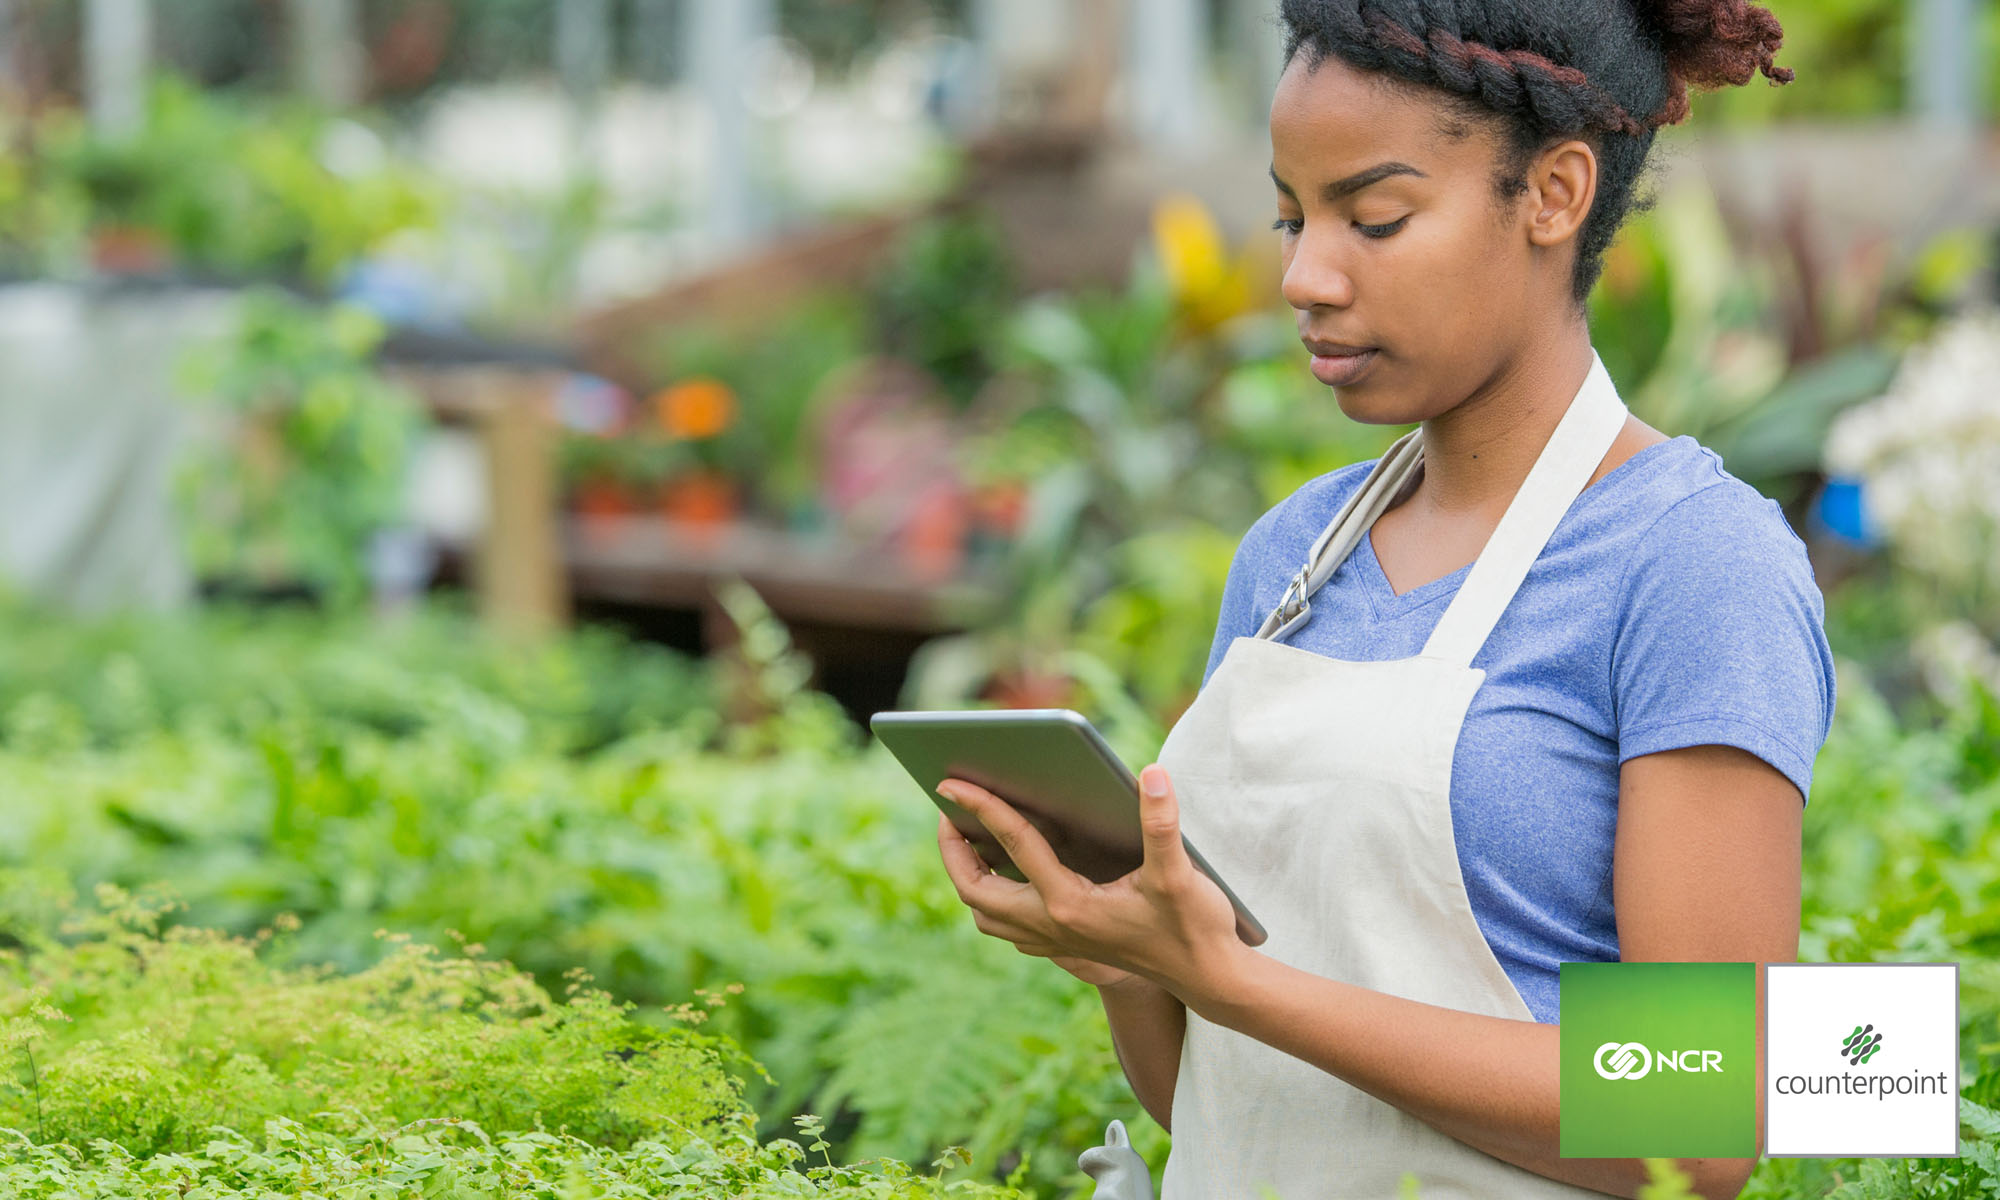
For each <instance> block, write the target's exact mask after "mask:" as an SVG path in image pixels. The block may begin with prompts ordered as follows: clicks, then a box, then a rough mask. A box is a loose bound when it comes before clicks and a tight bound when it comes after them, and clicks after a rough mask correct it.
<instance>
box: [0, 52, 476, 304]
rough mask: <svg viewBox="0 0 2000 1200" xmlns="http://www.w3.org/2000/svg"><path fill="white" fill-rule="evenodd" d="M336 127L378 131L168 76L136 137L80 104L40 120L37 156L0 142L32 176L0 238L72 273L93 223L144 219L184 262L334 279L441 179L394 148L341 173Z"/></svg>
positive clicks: (4, 164)
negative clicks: (112, 132)
mask: <svg viewBox="0 0 2000 1200" xmlns="http://www.w3.org/2000/svg"><path fill="white" fill-rule="evenodd" d="M336 133H338V134H342V135H344V136H345V137H346V138H347V140H348V141H349V142H350V143H353V142H355V141H357V140H358V141H360V142H362V143H367V144H371V145H372V144H373V143H374V141H375V139H376V135H375V134H374V133H372V132H371V131H369V130H367V129H366V128H364V127H361V126H359V125H356V124H355V123H354V122H353V121H352V119H347V120H346V121H345V122H344V123H342V124H336V123H335V122H334V121H332V120H330V119H328V118H327V117H326V116H324V115H323V114H319V113H314V112H311V111H309V110H307V109H305V108H302V107H299V106H298V105H296V104H293V105H287V106H279V105H272V104H268V103H266V104H263V105H259V106H255V107H252V106H250V105H248V104H246V103H244V102H242V101H241V100H240V99H237V98H234V97H231V96H229V95H227V94H225V93H219V92H212V91H205V90H201V89H198V88H195V87H193V86H191V85H189V84H187V83H184V82H181V81H179V80H175V79H172V78H163V79H161V80H159V81H158V82H157V83H156V84H155V86H154V88H153V92H152V97H151V104H150V105H149V107H148V111H147V116H146V125H145V128H144V131H143V133H142V134H140V135H138V136H134V137H130V138H124V139H109V138H106V137H103V136H101V135H98V134H95V133H93V132H91V131H90V129H89V128H88V127H87V125H86V124H85V123H84V122H83V121H82V119H81V117H80V116H76V115H74V114H72V115H69V116H67V117H57V118H50V119H48V120H45V121H43V122H42V123H41V124H40V126H38V129H37V134H38V136H37V138H36V139H35V141H34V145H35V146H36V148H37V152H38V157H37V158H36V159H35V160H33V161H32V162H27V161H21V160H18V159H15V158H14V157H13V156H14V155H15V154H16V153H18V151H16V150H12V149H9V150H0V180H4V179H5V178H6V177H7V176H9V175H15V176H17V177H18V178H20V179H22V180H28V179H32V181H33V186H32V187H25V186H24V187H22V188H20V189H19V190H13V189H10V188H8V187H7V186H6V185H5V184H4V182H0V249H4V250H5V251H7V252H8V253H10V254H11V256H12V257H14V258H16V259H26V260H27V262H28V265H33V266H38V267H40V268H43V269H48V270H55V271H58V272H60V271H62V270H65V269H67V268H68V267H69V266H70V265H72V263H73V260H74V259H76V258H79V257H81V250H80V246H81V242H82V241H83V239H84V238H85V236H86V235H87V234H88V233H89V232H90V231H91V230H94V229H101V228H140V229H146V230H150V231H152V232H153V233H155V234H157V235H159V236H160V237H161V238H163V239H164V241H165V243H166V246H167V248H168V249H169V250H170V251H171V253H172V254H173V256H174V257H175V258H176V259H177V260H178V261H179V262H180V264H181V265H183V266H186V267H194V268H199V269H205V270H210V271H223V272H228V273H232V274H239V275H255V276H263V277H272V276H276V277H281V278H287V279H300V280H307V281H311V282H315V283H324V282H327V281H329V280H331V279H332V278H333V276H334V275H335V273H336V272H337V271H338V270H339V269H340V268H341V267H343V266H345V265H346V264H347V263H349V262H351V261H352V260H354V259H355V258H358V257H360V256H361V255H362V254H364V253H366V252H367V251H368V250H370V249H372V248H373V247H374V246H375V245H377V244H378V243H379V242H381V241H382V240H383V239H384V238H386V237H387V236H388V235H390V234H391V233H394V232H397V231H399V230H403V229H411V228H420V227H423V226H426V225H429V224H430V223H432V221H433V220H434V218H435V212H436V208H437V197H436V195H435V194H434V193H433V191H432V189H431V188H430V186H429V185H428V184H427V183H425V182H423V181H420V180H418V179H417V178H416V177H414V176H412V175H409V174H407V173H405V172H402V171H398V170H394V169H391V168H390V167H389V166H387V165H386V156H385V157H384V162H383V163H382V164H376V163H373V162H369V163H366V164H362V163H356V164H354V165H352V166H350V167H349V168H348V169H345V170H343V171H340V172H336V171H335V170H334V169H333V168H332V167H330V166H328V165H327V162H326V161H324V159H325V158H327V157H329V156H326V155H323V154H322V150H323V149H324V147H325V146H326V144H327V142H328V139H329V136H330V135H333V134H336ZM24 144H26V143H24ZM334 157H336V159H337V156H334ZM350 157H352V156H350Z"/></svg>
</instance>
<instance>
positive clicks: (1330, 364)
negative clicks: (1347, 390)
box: [1312, 349, 1376, 387]
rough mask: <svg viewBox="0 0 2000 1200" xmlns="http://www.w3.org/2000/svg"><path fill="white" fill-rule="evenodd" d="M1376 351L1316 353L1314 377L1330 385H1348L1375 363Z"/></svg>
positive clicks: (1313, 360)
mask: <svg viewBox="0 0 2000 1200" xmlns="http://www.w3.org/2000/svg"><path fill="white" fill-rule="evenodd" d="M1375 355H1376V351H1374V350H1372V349H1370V350H1359V351H1354V352H1351V353H1342V354H1317V353H1316V354H1314V355H1313V356H1312V373H1313V378H1315V379H1317V380H1319V381H1320V382H1321V383H1323V384H1325V385H1326V386H1328V387H1348V386H1351V385H1352V384H1353V383H1354V382H1355V381H1356V380H1358V379H1360V378H1361V376H1362V375H1363V374H1365V373H1366V372H1367V370H1368V368H1369V367H1370V366H1372V365H1374V362H1375Z"/></svg>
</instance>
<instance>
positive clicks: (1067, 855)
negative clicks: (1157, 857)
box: [868, 708, 1267, 946]
mask: <svg viewBox="0 0 2000 1200" xmlns="http://www.w3.org/2000/svg"><path fill="white" fill-rule="evenodd" d="M868 727H869V728H870V729H872V730H874V732H875V736H876V737H877V738H878V739H880V740H881V742H882V744H883V745H884V746H887V747H888V748H889V752H890V753H891V754H893V755H895V756H896V760H897V761H898V762H900V763H902V764H903V769H904V770H907V771H908V772H909V773H910V777H911V778H912V779H915V780H916V781H917V784H918V786H920V787H922V788H923V789H924V794H925V795H927V796H929V797H930V798H931V803H933V804H935V805H937V807H938V809H939V810H940V811H942V812H943V813H944V815H945V816H946V817H948V818H950V820H951V823H952V825H953V826H954V827H956V828H957V829H958V831H959V832H960V833H961V834H964V835H965V839H966V840H967V841H969V842H971V843H972V845H973V848H974V849H975V850H977V851H978V852H979V857H980V858H982V859H984V860H985V862H986V864H987V865H988V866H990V867H992V868H993V870H994V872H995V873H996V874H1000V875H1005V876H1006V877H1007V878H1009V879H1015V880H1019V879H1022V878H1023V876H1022V875H1021V870H1020V868H1019V867H1017V866H1015V865H1014V863H1013V861H1012V860H1010V859H1009V858H1008V857H1007V854H1006V852H1005V851H1004V850H1002V849H1001V848H1000V846H999V843H998V842H997V841H995V840H994V837H993V835H992V834H990V833H988V832H987V830H986V827H985V826H984V825H981V824H980V823H979V819H978V818H977V817H975V816H973V815H972V814H971V813H969V812H967V811H966V810H965V809H963V808H960V807H959V806H958V805H956V804H953V803H952V802H951V801H949V800H947V799H945V798H944V797H943V796H940V795H938V792H937V785H938V784H940V783H943V782H944V781H945V780H947V779H964V780H967V781H968V782H971V783H976V784H978V785H979V786H981V787H983V788H985V789H986V790H987V791H989V792H992V793H993V794H994V795H996V796H998V797H1000V798H1001V799H1002V800H1005V801H1007V803H1009V804H1011V805H1013V806H1014V807H1015V808H1016V809H1018V810H1019V811H1020V813H1021V815H1022V816H1024V817H1026V818H1027V819H1028V821H1029V823H1030V824H1032V825H1034V827H1035V828H1036V829H1038V830H1040V831H1041V833H1042V836H1043V837H1045V838H1047V839H1048V841H1049V846H1050V848H1051V849H1053V850H1054V851H1055V852H1056V857H1057V858H1058V859H1060V860H1061V861H1062V863H1063V865H1064V866H1067V867H1068V868H1069V869H1070V870H1072V871H1075V872H1076V873H1077V874H1079V875H1082V876H1084V877H1085V878H1087V879H1090V880H1093V881H1095V882H1097V883H1109V882H1111V881H1112V880H1114V879H1117V878H1119V877H1120V876H1122V875H1127V874H1129V873H1131V872H1132V871H1134V870H1137V869H1138V867H1139V864H1140V862H1141V861H1142V859H1143V858H1144V851H1143V848H1142V847H1143V841H1142V838H1141V836H1140V832H1139V781H1138V780H1137V779H1136V778H1135V777H1134V776H1133V774H1132V772H1131V771H1130V770H1128V769H1127V768H1126V766H1125V764H1124V763H1123V762H1121V761H1119V758H1118V755H1117V754H1116V753H1114V752H1113V751H1112V749H1111V747H1110V746H1108V745H1106V744H1105V741H1104V739H1103V737H1101V736H1100V735H1099V734H1098V732H1097V730H1096V729H1095V728H1094V727H1092V725H1091V723H1090V722H1089V721H1088V720H1087V719H1085V718H1084V717H1083V715H1082V714H1080V713H1077V712H1074V711H1072V710H1070V709H1067V708H1000V709H960V710H951V711H944V712H878V713H876V714H875V715H874V716H873V717H870V718H869V720H868ZM1181 845H1182V846H1184V847H1186V848H1187V854H1188V858H1189V859H1190V860H1192V861H1193V863H1194V865H1195V868H1196V869H1197V870H1199V871H1201V873H1202V874H1204V875H1206V876H1208V877H1209V878H1210V879H1213V880H1215V883H1216V886H1217V887H1220V888H1221V889H1222V894H1223V895H1225V896H1227V897H1229V903H1230V904H1231V905H1232V906H1233V907H1234V908H1235V909H1236V933H1237V936H1238V937H1240V938H1242V939H1243V941H1244V943H1245V944H1246V945H1251V946H1259V945H1262V944H1263V943H1264V939H1265V937H1266V936H1267V935H1266V933H1265V931H1264V927H1263V925H1261V924H1259V923H1258V921H1257V918H1256V917H1254V916H1252V915H1251V914H1250V910H1249V909H1247V908H1245V907H1244V906H1243V901H1242V900H1240V899H1238V898H1237V895H1236V892H1235V891H1234V890H1233V889H1232V888H1231V887H1230V886H1229V885H1228V884H1227V883H1225V882H1224V881H1223V879H1222V877H1221V876H1220V875H1217V874H1216V873H1215V868H1213V867H1211V866H1209V865H1208V861H1207V860H1206V859H1204V858H1202V856H1201V852H1200V851H1198V850H1196V849H1195V848H1194V846H1193V844H1192V843H1190V842H1189V841H1188V840H1187V837H1186V836H1185V835H1183V836H1182V838H1181Z"/></svg>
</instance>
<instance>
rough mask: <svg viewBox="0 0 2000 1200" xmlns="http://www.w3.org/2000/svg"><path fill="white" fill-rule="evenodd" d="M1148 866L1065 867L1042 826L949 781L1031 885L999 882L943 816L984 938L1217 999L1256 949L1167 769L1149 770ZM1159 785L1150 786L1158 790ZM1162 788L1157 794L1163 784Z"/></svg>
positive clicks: (957, 875) (958, 875) (946, 842)
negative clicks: (1116, 873)
mask: <svg viewBox="0 0 2000 1200" xmlns="http://www.w3.org/2000/svg"><path fill="white" fill-rule="evenodd" d="M1139 778H1140V788H1139V824H1140V829H1141V837H1142V841H1143V847H1144V861H1143V862H1142V863H1141V864H1140V866H1139V868H1138V869H1137V870H1135V871H1132V872H1130V873H1129V874H1126V875H1123V876H1121V877H1119V878H1118V879H1114V880H1112V881H1111V882H1110V883H1095V882H1093V881H1091V880H1090V879H1087V878H1085V877H1084V876H1082V875H1079V874H1077V873H1076V872H1075V871H1072V870H1070V869H1069V868H1068V867H1066V866H1064V865H1063V864H1062V863H1061V862H1060V861H1059V860H1058V859H1057V858H1056V855H1055V851H1054V850H1053V849H1051V848H1050V846H1049V843H1048V841H1047V839H1045V838H1044V837H1043V836H1042V835H1041V832H1040V831H1039V830H1037V829H1036V828H1035V827H1034V826H1033V825H1032V824H1030V823H1029V822H1028V819H1027V818H1026V817H1024V816H1022V815H1021V813H1020V812H1019V811H1017V810H1016V809H1015V808H1013V807H1012V806H1011V805H1009V804H1008V803H1007V802H1006V801H1004V800H1002V799H1000V798H999V797H998V796H995V795H994V794H993V793H991V792H989V791H987V790H986V789H984V788H982V787H979V786H978V785H976V784H973V783H971V782H968V781H966V780H963V779H947V780H945V781H944V782H943V783H942V784H940V785H939V786H938V792H939V793H940V794H941V795H943V796H944V797H945V798H946V799H948V800H951V801H952V802H953V803H955V804H957V805H959V807H961V808H964V809H965V810H966V811H967V812H970V813H971V814H972V815H973V816H974V817H976V818H977V819H978V820H979V823H980V824H982V825H984V826H985V827H986V829H987V831H988V832H990V833H992V835H993V837H994V838H995V840H997V841H998V842H999V843H1000V847H1001V849H1003V850H1005V851H1006V852H1007V856H1008V857H1009V858H1011V859H1012V860H1013V861H1014V863H1015V865H1016V866H1018V867H1020V868H1021V873H1022V874H1023V875H1025V876H1026V877H1027V880H1028V881H1027V882H1026V883H1018V882H1016V881H1014V880H1012V879H1008V878H1007V877H1006V876H1004V875H996V874H994V873H992V872H991V871H989V870H988V869H987V866H986V864H985V863H984V862H982V861H981V860H980V858H979V855H978V854H977V853H976V852H975V851H974V850H973V848H972V843H970V842H968V841H966V840H965V838H964V837H962V836H960V834H959V832H958V830H957V829H955V828H953V827H952V824H951V822H950V821H949V820H947V819H946V818H945V817H944V816H943V815H942V814H940V815H939V817H938V848H939V849H940V850H941V851H942V853H943V855H944V864H945V870H946V871H947V872H948V873H949V874H950V875H951V881H952V886H953V887H954V888H956V889H957V890H958V898H959V899H960V900H963V901H964V902H965V903H966V905H967V907H969V908H971V909H972V913H973V923H974V924H976V925H977V926H978V927H979V929H980V931H981V932H982V933H987V934H990V935H992V936H994V937H999V938H1004V939H1006V940H1007V941H1010V942H1012V943H1014V946H1015V948H1016V949H1018V950H1020V951H1021V952H1022V953H1023V954H1033V955H1037V956H1039V957H1042V958H1054V957H1073V958H1086V959H1090V960H1092V961H1094V962H1100V963H1106V964H1109V965H1111V966H1114V967H1120V968H1123V969H1124V970H1128V971H1132V972H1134V973H1136V974H1139V975H1143V976H1145V977H1146V978H1148V979H1151V980H1152V981H1153V982H1155V983H1157V984H1159V985H1160V986H1162V987H1164V988H1166V989H1168V990H1169V991H1171V992H1174V993H1175V994H1176V995H1180V996H1181V997H1182V998H1183V1000H1185V999H1186V995H1187V993H1191V992H1192V993H1202V992H1211V991H1213V990H1214V989H1216V988H1218V987H1219V986H1222V985H1223V984H1225V982H1226V981H1227V980H1228V979H1229V978H1230V977H1231V976H1232V975H1233V974H1234V971H1233V968H1232V966H1231V964H1232V963H1233V962H1234V961H1236V957H1237V956H1238V955H1239V954H1241V953H1244V952H1245V951H1247V949H1248V948H1247V947H1246V946H1244V945H1243V943H1242V942H1241V941H1240V940H1239V939H1238V938H1237V936H1236V914H1235V910H1234V908H1232V907H1231V905H1230V903H1229V898H1228V897H1227V896H1224V895H1223V894H1222V889H1221V888H1219V887H1217V886H1216V884H1215V881H1214V880H1211V879H1210V878H1209V877H1208V876H1206V875H1204V874H1202V873H1201V872H1200V871H1199V870H1197V869H1196V868H1195V865H1194V863H1193V861H1192V860H1190V859H1189V858H1188V855H1187V848H1186V847H1185V846H1183V845H1182V844H1181V830H1180V812H1179V809H1178V807H1177V805H1176V803H1175V800H1174V792H1173V784H1172V781H1171V780H1169V779H1168V778H1167V772H1166V768H1164V767H1161V766H1159V765H1158V764H1154V765H1152V766H1149V767H1147V768H1146V769H1145V771H1142V772H1141V773H1140V776H1139ZM1149 785H1151V786H1149ZM1154 788H1157V792H1156V791H1154V790H1153V789H1154Z"/></svg>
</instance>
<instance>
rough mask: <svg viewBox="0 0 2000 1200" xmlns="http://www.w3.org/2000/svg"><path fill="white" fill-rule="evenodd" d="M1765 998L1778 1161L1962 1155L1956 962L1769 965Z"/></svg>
mask: <svg viewBox="0 0 2000 1200" xmlns="http://www.w3.org/2000/svg"><path fill="white" fill-rule="evenodd" d="M1765 1005H1766V1007H1765V1018H1764V1019H1765V1026H1764V1032H1765V1038H1764V1065H1765V1071H1764V1075H1765V1084H1764V1120H1765V1135H1764V1146H1765V1150H1766V1152H1767V1153H1768V1154H1770V1155H1771V1157H1773V1158H1793V1157H1809V1156H1838V1157H1841V1158H1875V1157H1881V1158H1910V1157H1921V1158H1942V1157H1947V1156H1950V1155H1954V1154H1957V1153H1958V1085H1959V1041H1958V1035H1959V1022H1958V965H1957V964H1956V963H1773V964H1772V965H1771V966H1770V968H1769V969H1768V972H1767V975H1766V978H1765ZM1856 1017H1865V1018H1870V1019H1869V1020H1866V1021H1864V1022H1863V1023H1862V1024H1858V1025H1857V1024H1855V1021H1854V1019H1855V1018H1856ZM1878 1019H1879V1021H1880V1022H1881V1023H1880V1024H1876V1020H1878ZM1891 1026H1894V1027H1895V1030H1896V1041H1895V1044H1894V1045H1888V1044H1886V1043H1885V1042H1884V1040H1883V1034H1884V1032H1885V1031H1886V1030H1887V1029H1889V1027H1891ZM1836 1063H1837V1064H1839V1065H1838V1066H1836V1065H1835V1064H1836Z"/></svg>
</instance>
